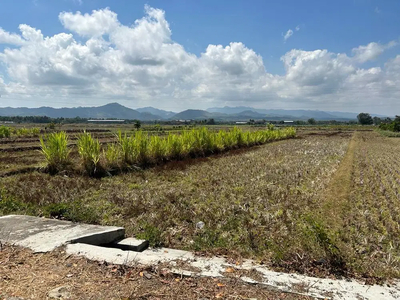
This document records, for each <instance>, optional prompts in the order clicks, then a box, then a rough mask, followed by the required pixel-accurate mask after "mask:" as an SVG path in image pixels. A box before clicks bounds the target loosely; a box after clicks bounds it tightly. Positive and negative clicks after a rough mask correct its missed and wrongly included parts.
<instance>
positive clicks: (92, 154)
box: [77, 131, 101, 176]
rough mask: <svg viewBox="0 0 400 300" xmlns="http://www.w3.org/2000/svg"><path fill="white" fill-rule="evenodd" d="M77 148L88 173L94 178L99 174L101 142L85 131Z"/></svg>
mask: <svg viewBox="0 0 400 300" xmlns="http://www.w3.org/2000/svg"><path fill="white" fill-rule="evenodd" d="M77 146H78V153H79V155H80V157H81V159H82V162H83V165H84V167H85V170H86V172H87V173H88V174H89V175H92V176H93V175H95V174H97V173H99V171H100V170H99V167H100V164H99V163H100V153H101V152H100V143H99V141H98V140H97V139H93V138H92V136H91V135H90V133H88V132H86V131H85V132H83V133H82V134H80V135H79V137H78V143H77Z"/></svg>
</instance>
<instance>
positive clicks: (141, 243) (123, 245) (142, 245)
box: [110, 238, 149, 252]
mask: <svg viewBox="0 0 400 300" xmlns="http://www.w3.org/2000/svg"><path fill="white" fill-rule="evenodd" d="M110 247H112V248H118V249H121V250H129V251H136V252H142V251H143V250H145V249H147V248H148V247H149V241H146V240H137V239H135V238H126V239H123V240H121V241H118V242H116V243H113V244H111V245H110Z"/></svg>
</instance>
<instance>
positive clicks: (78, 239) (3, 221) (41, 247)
mask: <svg viewBox="0 0 400 300" xmlns="http://www.w3.org/2000/svg"><path fill="white" fill-rule="evenodd" d="M124 235H125V229H124V228H122V227H114V226H98V225H87V224H77V223H73V222H69V221H60V220H52V219H45V218H37V217H31V216H20V215H9V216H4V217H0V241H1V242H2V243H10V244H15V245H18V246H22V247H26V248H30V249H32V250H33V251H35V252H48V251H52V250H54V249H55V248H57V247H60V246H62V245H65V244H68V243H87V244H91V245H101V244H107V243H112V242H114V241H116V240H121V239H123V238H124Z"/></svg>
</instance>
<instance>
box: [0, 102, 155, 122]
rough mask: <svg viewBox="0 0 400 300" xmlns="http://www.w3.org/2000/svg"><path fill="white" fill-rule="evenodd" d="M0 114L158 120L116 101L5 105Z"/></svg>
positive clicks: (151, 115) (0, 109)
mask: <svg viewBox="0 0 400 300" xmlns="http://www.w3.org/2000/svg"><path fill="white" fill-rule="evenodd" d="M0 116H48V117H50V118H76V117H81V118H96V119H100V118H113V119H114V118H116V119H129V120H133V119H137V120H142V121H149V120H159V119H162V118H161V117H160V116H157V115H153V114H151V113H148V112H143V113H140V112H138V111H136V110H134V109H131V108H128V107H125V106H122V105H120V104H118V103H110V104H107V105H103V106H98V107H73V108H52V107H39V108H27V107H19V108H12V107H5V108H0Z"/></svg>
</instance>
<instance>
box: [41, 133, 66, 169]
mask: <svg viewBox="0 0 400 300" xmlns="http://www.w3.org/2000/svg"><path fill="white" fill-rule="evenodd" d="M40 144H41V147H42V150H41V152H42V153H43V155H44V156H45V158H46V161H47V167H48V169H49V171H50V172H52V173H54V172H57V171H60V170H62V169H65V168H66V166H67V165H68V164H69V162H70V159H69V154H70V150H69V149H68V136H67V134H66V133H65V132H64V131H60V132H54V133H51V134H49V135H48V136H47V139H46V140H44V139H43V137H40Z"/></svg>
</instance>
